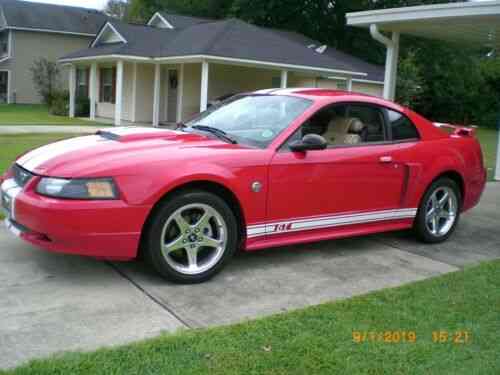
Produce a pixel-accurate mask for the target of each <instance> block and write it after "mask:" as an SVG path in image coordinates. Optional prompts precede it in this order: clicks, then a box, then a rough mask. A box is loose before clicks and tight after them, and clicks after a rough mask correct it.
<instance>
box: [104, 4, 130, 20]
mask: <svg viewBox="0 0 500 375" xmlns="http://www.w3.org/2000/svg"><path fill="white" fill-rule="evenodd" d="M128 10H129V2H128V0H108V3H107V4H106V9H105V10H104V12H105V13H106V14H107V15H109V16H111V17H114V18H117V19H119V20H123V19H127V18H128Z"/></svg>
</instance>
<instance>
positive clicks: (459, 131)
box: [433, 122, 476, 137]
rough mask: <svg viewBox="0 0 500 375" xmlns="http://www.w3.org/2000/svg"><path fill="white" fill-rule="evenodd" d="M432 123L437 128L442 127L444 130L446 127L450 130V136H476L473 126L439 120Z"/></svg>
mask: <svg viewBox="0 0 500 375" xmlns="http://www.w3.org/2000/svg"><path fill="white" fill-rule="evenodd" d="M433 124H434V126H435V127H437V128H443V129H445V130H446V129H448V130H450V134H451V135H452V136H456V137H475V136H476V129H475V128H469V127H466V126H460V125H451V124H444V123H441V122H434V123H433Z"/></svg>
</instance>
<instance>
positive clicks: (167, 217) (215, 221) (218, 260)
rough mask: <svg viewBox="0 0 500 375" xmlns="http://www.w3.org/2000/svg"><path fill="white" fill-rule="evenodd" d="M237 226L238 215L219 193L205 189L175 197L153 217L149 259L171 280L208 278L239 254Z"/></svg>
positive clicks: (148, 240) (194, 280)
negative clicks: (215, 193)
mask: <svg viewBox="0 0 500 375" xmlns="http://www.w3.org/2000/svg"><path fill="white" fill-rule="evenodd" d="M237 228H238V227H237V222H236V218H235V215H234V214H233V212H232V211H231V209H230V208H229V207H228V205H227V204H226V203H225V202H224V201H223V200H222V199H220V198H219V197H218V196H216V195H214V194H211V193H208V192H204V191H188V192H185V193H182V194H179V195H176V196H173V197H171V199H168V200H166V201H165V202H164V203H162V204H161V205H160V206H159V208H158V209H157V210H156V212H155V214H154V217H153V218H152V221H151V225H150V226H149V230H148V233H147V236H146V246H145V247H146V248H145V255H146V259H147V260H148V262H149V263H150V264H151V265H152V266H153V267H154V268H155V269H156V271H157V272H158V273H160V274H161V275H162V276H164V277H165V278H167V279H169V280H171V281H174V282H178V283H200V282H203V281H206V280H208V279H210V278H211V277H212V276H214V275H215V274H216V273H218V272H219V271H220V270H221V269H222V267H223V266H224V265H225V264H226V263H227V261H228V260H229V259H230V258H231V257H232V255H233V254H234V253H235V251H236V249H237V243H238V230H237Z"/></svg>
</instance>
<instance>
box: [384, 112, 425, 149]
mask: <svg viewBox="0 0 500 375" xmlns="http://www.w3.org/2000/svg"><path fill="white" fill-rule="evenodd" d="M387 117H388V119H389V125H390V127H391V135H392V140H393V141H404V140H411V139H419V138H420V136H419V134H418V130H417V128H416V127H415V125H413V123H412V122H411V121H410V120H409V119H408V117H406V116H405V115H403V114H401V113H399V112H396V111H391V110H389V109H388V110H387Z"/></svg>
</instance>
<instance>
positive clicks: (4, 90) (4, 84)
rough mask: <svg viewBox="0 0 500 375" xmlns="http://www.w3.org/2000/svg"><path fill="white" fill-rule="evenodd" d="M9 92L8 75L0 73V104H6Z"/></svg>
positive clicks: (4, 72)
mask: <svg viewBox="0 0 500 375" xmlns="http://www.w3.org/2000/svg"><path fill="white" fill-rule="evenodd" d="M8 91H9V73H8V72H6V71H3V72H0V103H1V104H5V103H7V102H8V95H9V93H8Z"/></svg>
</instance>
